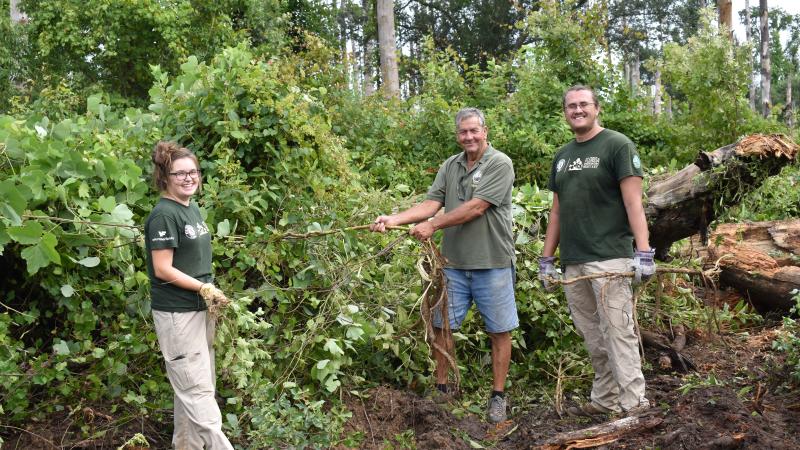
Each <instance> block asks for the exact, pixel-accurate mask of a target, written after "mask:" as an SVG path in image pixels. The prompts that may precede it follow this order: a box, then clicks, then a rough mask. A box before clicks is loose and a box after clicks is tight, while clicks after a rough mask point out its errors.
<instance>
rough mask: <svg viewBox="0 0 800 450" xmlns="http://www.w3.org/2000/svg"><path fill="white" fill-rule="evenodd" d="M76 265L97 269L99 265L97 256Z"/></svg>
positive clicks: (84, 259) (87, 258)
mask: <svg viewBox="0 0 800 450" xmlns="http://www.w3.org/2000/svg"><path fill="white" fill-rule="evenodd" d="M78 264H80V265H82V266H84V267H97V266H98V265H99V264H100V258H98V257H97V256H89V257H86V258H83V259H82V260H80V261H78Z"/></svg>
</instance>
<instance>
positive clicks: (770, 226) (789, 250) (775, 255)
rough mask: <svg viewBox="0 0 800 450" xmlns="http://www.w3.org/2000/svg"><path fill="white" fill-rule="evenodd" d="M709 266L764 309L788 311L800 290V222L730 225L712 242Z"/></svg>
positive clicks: (721, 227) (717, 232)
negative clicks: (718, 270)
mask: <svg viewBox="0 0 800 450" xmlns="http://www.w3.org/2000/svg"><path fill="white" fill-rule="evenodd" d="M707 251H708V259H707V263H708V264H714V265H717V266H718V267H719V269H720V276H719V277H720V281H721V282H723V283H725V284H726V285H728V286H731V287H733V288H736V289H737V290H739V291H741V292H742V293H744V295H746V296H747V298H748V299H749V300H750V301H751V302H752V303H753V305H755V306H756V308H758V309H760V310H774V309H778V310H784V311H786V310H788V309H789V308H790V307H792V306H793V305H794V302H793V301H792V291H793V290H794V289H800V219H795V220H784V221H770V222H755V223H726V224H722V225H719V226H718V227H717V228H716V229H715V230H714V232H713V233H712V234H711V237H710V239H709V242H708V248H707Z"/></svg>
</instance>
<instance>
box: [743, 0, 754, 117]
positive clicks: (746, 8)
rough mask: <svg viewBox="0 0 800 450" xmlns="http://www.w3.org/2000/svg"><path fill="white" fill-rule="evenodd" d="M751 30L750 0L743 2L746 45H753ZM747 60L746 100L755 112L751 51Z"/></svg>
mask: <svg viewBox="0 0 800 450" xmlns="http://www.w3.org/2000/svg"><path fill="white" fill-rule="evenodd" d="M752 34H753V30H752V28H751V25H750V0H744V36H745V37H744V38H745V40H746V41H747V42H746V44H747V45H752V43H753V36H752ZM747 60H748V61H749V62H750V72H749V74H750V78H749V80H750V82H749V83H748V85H747V98H748V99H749V100H750V109H751V110H753V111H755V110H756V85H755V78H754V77H753V51H752V49H751V50H750V53H749V56H748V58H747Z"/></svg>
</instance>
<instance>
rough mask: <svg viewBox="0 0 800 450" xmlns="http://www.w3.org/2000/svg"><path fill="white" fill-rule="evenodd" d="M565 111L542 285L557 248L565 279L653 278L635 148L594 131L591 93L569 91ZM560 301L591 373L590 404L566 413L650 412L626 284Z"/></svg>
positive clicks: (603, 284) (569, 291) (573, 287)
mask: <svg viewBox="0 0 800 450" xmlns="http://www.w3.org/2000/svg"><path fill="white" fill-rule="evenodd" d="M563 108H564V117H565V118H566V120H567V123H568V124H569V126H570V128H572V131H573V133H574V134H575V139H574V140H573V141H571V142H569V143H567V144H566V145H564V146H563V147H562V148H561V149H560V150H559V151H558V153H556V156H555V159H554V161H553V166H552V169H551V171H550V182H549V188H550V190H552V191H553V206H552V209H551V210H550V219H549V222H548V224H547V234H546V236H545V242H544V249H543V251H542V257H541V258H540V259H539V277H540V279H542V281H543V282H544V283H545V287H548V286H547V284H548V277H551V276H554V275H556V274H557V272H556V269H555V257H554V256H553V255H554V253H555V251H556V247H558V246H559V244H560V247H561V253H560V257H561V264H562V265H563V266H565V276H566V277H567V278H576V277H579V276H583V275H592V274H597V273H604V272H626V271H629V270H631V268H633V269H634V270H635V273H636V281H639V280H641V278H647V277H649V276H651V275H652V274H653V273H654V272H655V264H654V262H653V254H654V250H653V249H651V248H650V244H649V241H648V231H647V220H646V219H645V215H644V209H643V207H642V176H643V173H642V163H641V160H640V159H639V155H638V154H637V152H636V148H635V146H634V145H633V143H632V142H631V141H630V139H628V138H627V137H625V136H624V135H622V134H621V133H618V132H616V131H612V130H608V129H605V128H603V127H602V126H600V122H599V119H598V116H599V114H600V103H599V102H598V101H597V96H596V95H595V93H594V91H592V89H591V88H589V87H587V86H573V87H571V88H569V89H568V90H567V91H566V93H565V94H564V98H563ZM634 243H635V248H636V251H635V252H634V248H633V244H634ZM631 258H633V259H631ZM564 294H565V295H566V297H567V303H568V304H569V309H570V313H571V315H572V321H573V322H574V324H575V328H577V330H578V333H579V334H580V335H581V336H582V337H583V339H584V342H585V345H586V349H587V350H588V351H589V356H590V357H591V361H592V367H593V368H594V371H595V376H594V382H593V384H592V393H591V400H590V401H589V402H588V403H585V404H581V405H579V406H577V407H572V408H569V409H568V410H567V412H568V413H569V414H570V415H582V416H595V415H602V414H607V413H620V412H624V413H627V414H632V413H634V412H638V411H641V410H644V409H646V408H649V407H650V404H649V402H648V400H647V398H645V383H644V376H642V368H641V361H640V359H639V341H638V338H637V336H636V333H635V332H634V328H633V321H634V314H635V311H633V292H632V288H631V279H630V278H625V277H609V278H595V279H586V280H582V281H580V282H577V283H573V284H568V285H564Z"/></svg>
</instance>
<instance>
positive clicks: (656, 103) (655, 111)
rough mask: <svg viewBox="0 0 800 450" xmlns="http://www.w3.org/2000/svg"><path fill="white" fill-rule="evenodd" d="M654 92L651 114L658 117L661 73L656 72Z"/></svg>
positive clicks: (659, 111) (659, 112) (659, 113)
mask: <svg viewBox="0 0 800 450" xmlns="http://www.w3.org/2000/svg"><path fill="white" fill-rule="evenodd" d="M655 77H656V83H655V86H654V88H655V92H653V114H654V115H655V116H656V117H658V116H660V115H661V71H660V70H656V74H655Z"/></svg>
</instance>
